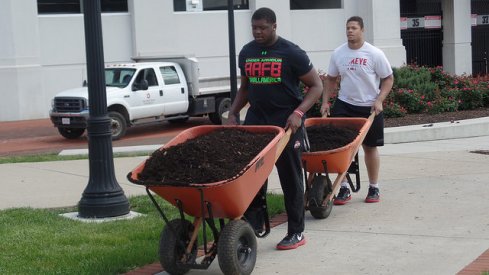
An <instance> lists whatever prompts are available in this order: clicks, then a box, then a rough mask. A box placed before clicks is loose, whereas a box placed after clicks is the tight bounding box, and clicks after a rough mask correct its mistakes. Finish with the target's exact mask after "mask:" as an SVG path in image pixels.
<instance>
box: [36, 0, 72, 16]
mask: <svg viewBox="0 0 489 275" xmlns="http://www.w3.org/2000/svg"><path fill="white" fill-rule="evenodd" d="M80 11H81V6H80V0H37V12H38V13H39V14H46V13H80Z"/></svg>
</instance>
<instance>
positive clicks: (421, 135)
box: [384, 117, 489, 144]
mask: <svg viewBox="0 0 489 275" xmlns="http://www.w3.org/2000/svg"><path fill="white" fill-rule="evenodd" d="M488 135H489V117H482V118H474V119H465V120H457V121H451V122H439V123H429V124H424V125H412V126H401V127H389V128H385V134H384V142H385V143H386V144H393V143H406V142H418V141H430V140H440V139H455V138H468V137H480V136H488Z"/></svg>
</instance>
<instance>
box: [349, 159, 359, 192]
mask: <svg viewBox="0 0 489 275" xmlns="http://www.w3.org/2000/svg"><path fill="white" fill-rule="evenodd" d="M358 164H359V162H358V152H357V153H356V154H355V158H354V159H353V161H352V162H351V165H350V167H348V172H347V174H346V180H347V181H348V184H349V185H350V188H351V191H353V192H355V193H356V192H358V191H360V167H359V165H358ZM350 174H355V181H356V186H354V185H353V181H352V180H351V178H350Z"/></svg>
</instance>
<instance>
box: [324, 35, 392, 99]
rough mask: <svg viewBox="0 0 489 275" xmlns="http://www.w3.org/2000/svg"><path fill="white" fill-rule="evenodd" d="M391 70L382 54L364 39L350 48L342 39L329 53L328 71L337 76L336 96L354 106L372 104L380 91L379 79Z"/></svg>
mask: <svg viewBox="0 0 489 275" xmlns="http://www.w3.org/2000/svg"><path fill="white" fill-rule="evenodd" d="M391 74H392V68H391V65H390V64H389V61H388V60H387V58H386V57H385V54H384V53H383V52H382V51H381V50H380V49H378V48H376V47H374V46H372V45H371V44H369V43H368V42H366V41H365V42H364V43H363V46H362V47H361V48H360V49H357V50H352V49H350V48H349V47H348V43H345V44H343V45H341V46H339V47H338V48H336V49H335V50H334V52H333V55H332V56H331V60H330V63H329V68H328V75H330V76H332V77H336V76H338V75H339V76H341V87H340V91H339V93H338V98H339V99H340V100H342V101H344V102H346V103H349V104H352V105H355V106H372V105H373V103H374V102H375V99H376V98H377V96H378V95H379V92H380V79H383V78H386V77H388V76H389V75H391Z"/></svg>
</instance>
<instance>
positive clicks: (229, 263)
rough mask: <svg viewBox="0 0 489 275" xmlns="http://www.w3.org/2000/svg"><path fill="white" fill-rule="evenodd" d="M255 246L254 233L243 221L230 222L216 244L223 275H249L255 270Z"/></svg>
mask: <svg viewBox="0 0 489 275" xmlns="http://www.w3.org/2000/svg"><path fill="white" fill-rule="evenodd" d="M256 254H257V244H256V237H255V232H254V231H253V229H252V228H251V226H250V224H249V223H247V222H245V221H243V220H233V221H230V222H229V223H228V224H226V226H224V228H223V230H222V231H221V234H220V237H219V241H218V242H217V256H218V258H219V267H220V268H221V271H222V273H224V274H250V273H251V272H252V271H253V269H254V268H255V263H256Z"/></svg>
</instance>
